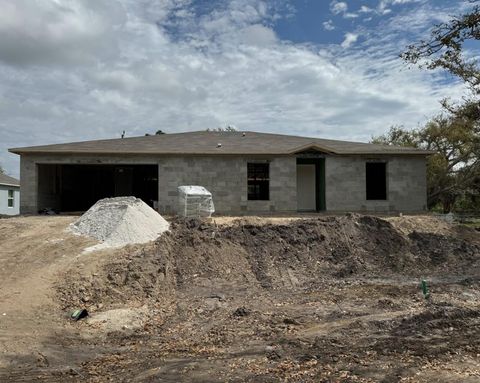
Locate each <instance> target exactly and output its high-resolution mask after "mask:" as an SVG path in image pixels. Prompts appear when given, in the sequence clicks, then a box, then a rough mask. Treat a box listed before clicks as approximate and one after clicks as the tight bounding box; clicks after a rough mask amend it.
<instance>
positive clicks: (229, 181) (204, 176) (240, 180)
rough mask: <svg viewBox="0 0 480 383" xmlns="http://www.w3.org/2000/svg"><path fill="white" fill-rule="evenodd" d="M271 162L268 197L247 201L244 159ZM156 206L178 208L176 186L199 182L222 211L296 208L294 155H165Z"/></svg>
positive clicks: (216, 206) (245, 211)
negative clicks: (267, 198)
mask: <svg viewBox="0 0 480 383" xmlns="http://www.w3.org/2000/svg"><path fill="white" fill-rule="evenodd" d="M256 161H260V162H262V161H269V162H270V200H269V201H248V199H247V163H248V162H256ZM158 172H159V209H160V211H164V212H168V213H172V212H174V211H175V210H176V208H177V203H178V192H177V187H178V186H181V185H201V186H204V187H206V188H207V189H208V190H209V191H210V192H211V193H212V195H213V202H214V204H215V210H216V211H217V212H218V213H221V214H245V213H252V212H295V211H296V210H297V202H296V200H297V185H296V159H295V158H294V157H276V158H262V157H255V156H252V157H247V156H245V157H238V156H235V157H227V156H224V157H218V156H217V157H212V156H203V157H190V158H189V157H168V158H163V159H160V160H159V169H158Z"/></svg>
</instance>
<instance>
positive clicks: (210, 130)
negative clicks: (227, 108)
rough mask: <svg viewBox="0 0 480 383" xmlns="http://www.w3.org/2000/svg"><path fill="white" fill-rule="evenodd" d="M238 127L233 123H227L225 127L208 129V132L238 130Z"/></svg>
mask: <svg viewBox="0 0 480 383" xmlns="http://www.w3.org/2000/svg"><path fill="white" fill-rule="evenodd" d="M236 131H237V128H235V127H234V126H232V125H227V126H226V127H225V128H214V129H210V128H208V129H207V132H236Z"/></svg>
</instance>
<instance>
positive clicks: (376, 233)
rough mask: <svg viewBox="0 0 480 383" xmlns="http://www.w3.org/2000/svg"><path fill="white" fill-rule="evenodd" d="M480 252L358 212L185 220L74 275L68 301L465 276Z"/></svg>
mask: <svg viewBox="0 0 480 383" xmlns="http://www.w3.org/2000/svg"><path fill="white" fill-rule="evenodd" d="M439 244H440V246H439ZM479 255H480V246H479V245H477V244H475V243H471V242H468V241H465V240H462V239H458V238H452V237H445V236H441V235H439V234H431V233H420V232H414V233H411V234H410V235H408V236H406V235H404V234H403V233H402V232H400V231H398V230H397V229H396V228H395V227H394V226H392V224H391V223H389V222H388V221H386V220H383V219H380V218H377V217H371V216H361V215H356V214H350V215H346V216H340V217H323V218H318V219H309V220H298V221H293V222H290V223H288V224H274V225H270V224H266V225H251V224H248V225H242V224H236V225H232V226H220V227H219V226H216V225H215V224H209V223H205V222H202V221H200V220H195V219H179V220H176V221H174V222H172V224H171V231H170V232H168V233H165V235H163V236H162V237H160V238H159V239H158V240H157V241H156V242H155V243H154V244H152V245H149V246H147V247H144V248H140V249H138V250H136V251H131V252H129V251H126V252H125V253H124V254H123V255H120V254H119V255H118V256H117V257H116V260H115V261H114V262H111V263H109V264H107V265H106V266H105V267H104V268H103V270H101V271H100V272H98V273H97V275H96V276H88V275H86V276H83V277H81V278H71V279H75V283H73V284H71V285H70V286H69V287H68V288H64V289H62V300H63V302H64V304H65V306H66V307H69V306H72V305H73V306H74V305H78V304H83V305H86V306H89V305H94V304H98V303H99V302H101V303H102V304H114V303H116V304H117V305H119V304H125V303H127V302H135V301H138V302H142V301H144V300H145V299H151V300H153V301H155V300H156V301H162V300H165V301H170V300H171V299H173V298H172V297H173V296H174V294H175V291H176V289H181V288H183V287H182V286H188V285H189V284H191V283H198V282H199V281H200V280H205V281H208V283H210V284H212V283H217V282H218V281H224V282H235V283H239V284H248V285H249V288H250V289H251V290H252V291H254V290H255V289H269V290H271V289H308V288H312V287H313V286H319V285H321V284H322V283H323V281H324V280H325V279H331V278H335V279H336V278H344V277H348V276H357V277H358V276H369V277H372V276H374V277H377V278H382V277H386V276H389V275H390V276H391V275H395V274H404V275H409V276H414V277H417V276H421V275H425V274H427V275H430V276H431V275H435V273H438V272H442V270H444V269H445V267H446V266H448V267H449V268H450V269H451V270H456V271H458V272H459V273H461V272H462V270H463V271H465V270H472V268H474V267H478V266H479V263H478V259H479ZM71 279H70V280H71ZM214 281H217V282H214ZM206 283H207V282H206Z"/></svg>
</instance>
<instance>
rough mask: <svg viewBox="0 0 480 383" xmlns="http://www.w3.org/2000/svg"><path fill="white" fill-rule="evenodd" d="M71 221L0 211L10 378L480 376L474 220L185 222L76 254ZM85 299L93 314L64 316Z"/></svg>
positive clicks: (4, 359)
mask: <svg viewBox="0 0 480 383" xmlns="http://www.w3.org/2000/svg"><path fill="white" fill-rule="evenodd" d="M73 219H74V218H72V217H25V218H12V219H3V220H0V273H1V274H0V288H1V298H0V324H1V326H0V342H1V343H0V345H1V347H2V355H0V363H1V364H0V381H2V382H20V381H22V382H23V381H45V382H64V381H70V382H76V381H82V382H106V381H113V382H278V381H286V382H431V381H435V382H478V381H479V380H480V364H479V360H480V343H479V342H480V341H479V335H480V307H479V306H478V301H479V298H480V287H479V284H478V281H479V280H480V238H479V235H478V232H475V231H473V230H467V229H463V228H459V227H452V226H449V225H446V224H443V223H440V222H436V221H435V220H432V219H431V218H429V217H398V218H389V219H387V220H383V219H377V218H374V217H363V216H358V215H350V216H345V217H322V218H319V219H308V218H307V219H286V218H274V219H273V221H272V219H271V218H268V219H266V218H256V217H253V218H242V219H241V220H237V221H235V222H232V221H233V220H231V219H225V221H223V222H215V223H213V222H211V223H201V222H198V221H178V222H174V223H173V225H172V232H171V233H169V234H167V235H165V236H163V237H162V238H161V239H160V240H158V241H157V242H156V243H150V244H147V245H144V246H131V247H126V248H123V249H120V250H115V251H108V252H107V251H105V252H102V253H91V254H87V255H80V254H81V251H82V250H83V248H84V247H86V246H89V245H91V244H92V241H89V240H87V239H85V238H82V237H75V236H72V235H70V234H68V233H65V232H64V229H65V228H66V226H67V225H68V224H69V223H70V222H71V221H72V220H73ZM422 278H426V279H427V280H428V282H429V285H430V289H431V298H430V299H429V300H425V299H424V298H423V296H422V294H421V291H420V288H419V282H420V280H421V279H422ZM77 307H85V308H87V309H88V310H89V312H90V313H91V315H90V317H89V318H88V319H86V320H81V321H78V322H73V321H70V320H69V319H68V318H67V314H68V313H69V312H70V311H71V310H72V309H73V308H77ZM3 313H5V314H6V315H2V314H3Z"/></svg>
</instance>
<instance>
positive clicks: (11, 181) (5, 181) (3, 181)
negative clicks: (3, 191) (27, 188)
mask: <svg viewBox="0 0 480 383" xmlns="http://www.w3.org/2000/svg"><path fill="white" fill-rule="evenodd" d="M0 185H7V186H20V181H19V180H17V179H16V178H13V177H10V176H7V175H6V174H3V173H0Z"/></svg>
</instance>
